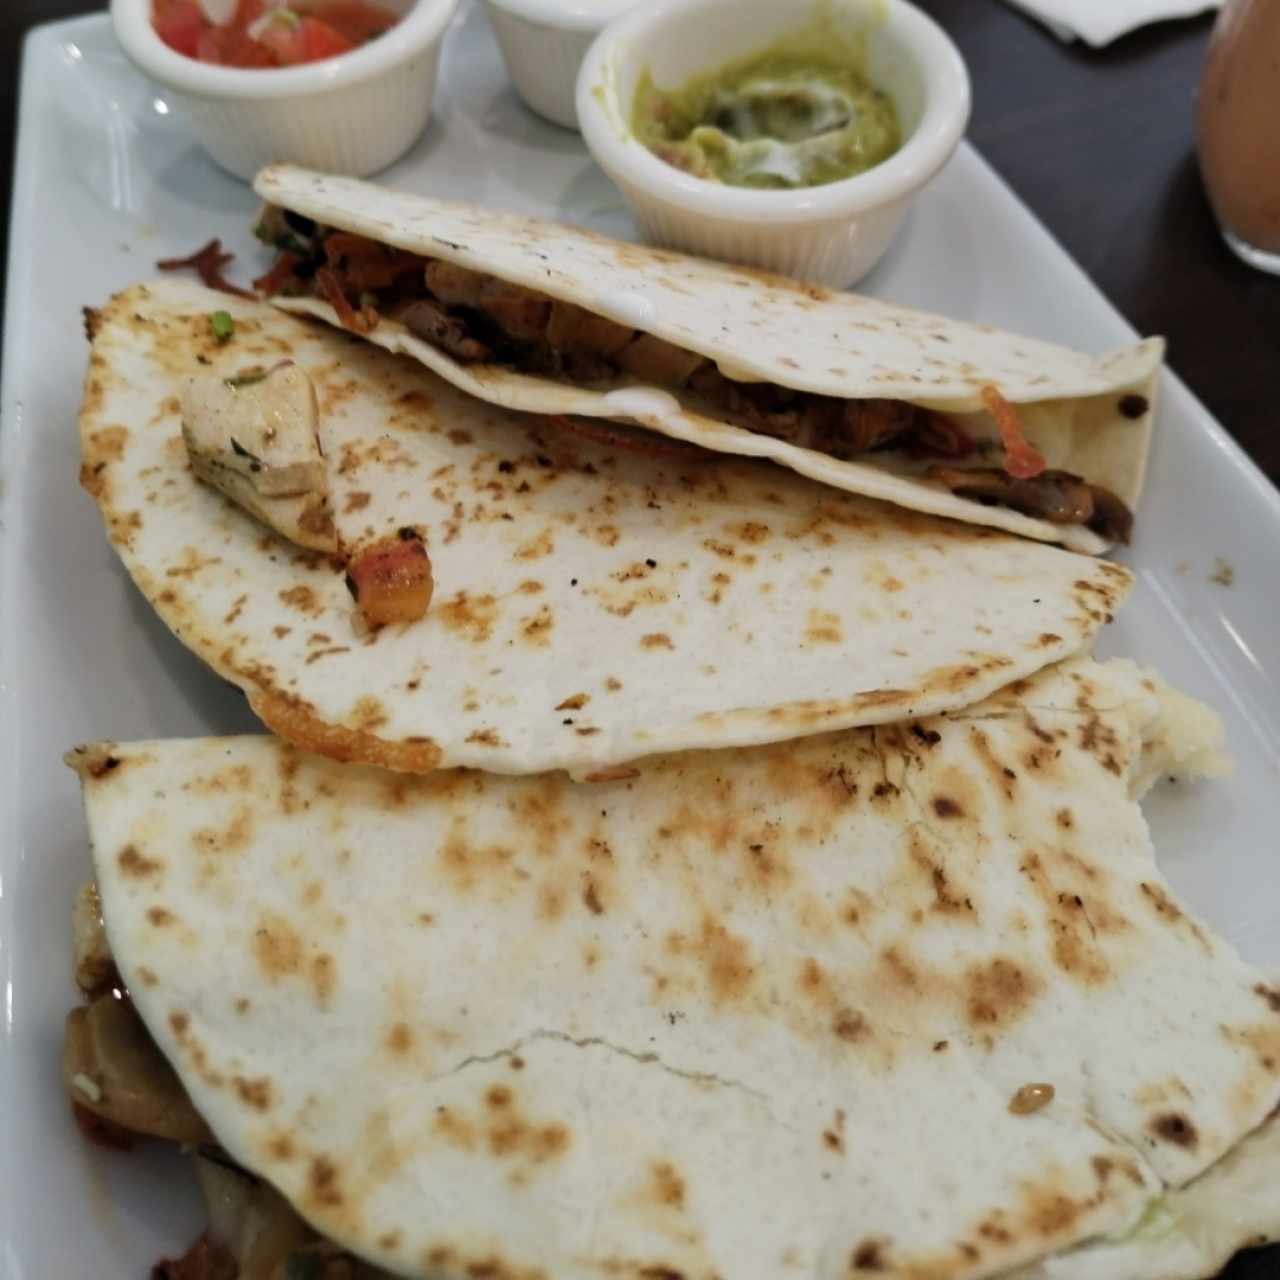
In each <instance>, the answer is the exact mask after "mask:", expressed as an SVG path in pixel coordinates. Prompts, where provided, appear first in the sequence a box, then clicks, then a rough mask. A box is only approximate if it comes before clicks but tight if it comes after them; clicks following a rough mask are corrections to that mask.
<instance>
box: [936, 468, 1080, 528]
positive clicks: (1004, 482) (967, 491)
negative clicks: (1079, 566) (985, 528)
mask: <svg viewBox="0 0 1280 1280" xmlns="http://www.w3.org/2000/svg"><path fill="white" fill-rule="evenodd" d="M928 474H929V479H931V480H936V481H938V482H939V483H940V484H943V485H945V486H946V487H947V488H948V489H950V490H951V492H952V493H954V494H955V495H956V496H957V497H960V498H972V499H974V500H975V501H977V502H996V503H999V504H1000V505H1001V506H1005V507H1011V508H1012V509H1013V510H1014V511H1021V512H1022V513H1023V514H1024V515H1028V516H1037V517H1039V518H1040V519H1041V520H1048V521H1050V522H1051V523H1052V524H1088V523H1089V521H1090V520H1091V519H1092V518H1093V512H1094V507H1093V492H1092V490H1091V489H1090V488H1089V486H1088V484H1086V483H1085V482H1084V481H1083V480H1081V479H1080V477H1079V476H1074V475H1072V474H1071V473H1070V472H1068V471H1042V472H1041V473H1040V474H1039V475H1038V476H1034V477H1033V478H1031V479H1029V480H1015V479H1014V478H1013V477H1012V476H1011V475H1008V474H1007V473H1006V472H1004V471H1000V470H999V469H997V468H995V467H974V468H972V469H969V468H961V467H930V468H929V473H928Z"/></svg>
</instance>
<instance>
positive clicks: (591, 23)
mask: <svg viewBox="0 0 1280 1280" xmlns="http://www.w3.org/2000/svg"><path fill="white" fill-rule="evenodd" d="M643 3H645V0H484V7H485V10H486V11H487V12H488V14H489V21H490V22H491V23H492V24H493V33H494V35H496V36H497V37H498V47H499V48H500V49H501V50H502V58H503V61H504V62H506V64H507V74H508V75H509V76H510V77H511V80H512V82H513V83H514V84H515V87H516V92H517V93H518V94H519V95H520V96H521V97H522V98H523V99H524V101H525V104H526V105H527V106H528V107H529V108H530V109H531V110H533V111H536V112H537V113H538V115H540V116H543V117H545V118H546V119H548V120H550V121H552V122H553V123H554V124H559V125H563V126H564V127H565V128H566V129H576V128H577V127H578V113H577V110H576V108H575V107H574V90H575V87H576V85H577V82H578V71H579V69H580V68H581V66H582V59H583V58H584V57H586V54H587V50H588V49H589V48H590V47H591V42H592V41H593V40H594V39H595V38H596V36H598V35H599V34H600V32H601V31H603V30H604V29H605V27H606V26H608V25H609V23H610V22H612V21H613V20H614V19H615V18H617V17H620V16H621V15H622V14H624V13H626V12H627V11H628V10H629V9H634V8H635V7H636V6H637V4H643Z"/></svg>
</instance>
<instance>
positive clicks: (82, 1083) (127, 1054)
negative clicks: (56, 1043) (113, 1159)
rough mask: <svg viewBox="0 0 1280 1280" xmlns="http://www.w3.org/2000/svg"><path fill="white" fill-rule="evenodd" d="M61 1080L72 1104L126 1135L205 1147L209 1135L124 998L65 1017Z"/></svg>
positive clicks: (102, 999) (102, 1000)
mask: <svg viewBox="0 0 1280 1280" xmlns="http://www.w3.org/2000/svg"><path fill="white" fill-rule="evenodd" d="M62 1079H63V1085H64V1087H65V1088H66V1091H67V1096H68V1097H69V1098H70V1099H71V1100H72V1102H74V1103H75V1104H76V1105H78V1106H80V1107H82V1108H84V1109H85V1110H86V1111H90V1112H92V1113H93V1114H94V1115H96V1116H101V1117H102V1118H103V1119H104V1120H109V1121H110V1122H111V1123H112V1124H114V1125H118V1126H119V1127H120V1128H122V1129H127V1130H129V1132H131V1133H138V1134H142V1135H144V1136H146V1137H151V1138H168V1139H169V1140H170V1141H172V1142H208V1141H209V1137H210V1135H209V1130H208V1127H207V1126H206V1125H205V1122H204V1121H203V1120H202V1119H201V1118H200V1116H199V1114H198V1113H197V1111H196V1109H195V1107H193V1106H192V1105H191V1099H190V1098H188V1097H187V1092H186V1090H185V1089H184V1088H183V1087H182V1082H181V1081H180V1080H179V1079H178V1076H177V1074H176V1072H175V1071H174V1069H173V1068H172V1067H171V1066H170V1065H169V1062H168V1059H166V1058H165V1056H164V1054H162V1053H161V1052H160V1050H159V1049H158V1048H157V1047H156V1044H155V1041H154V1040H152V1039H151V1035H150V1033H149V1032H148V1031H147V1028H146V1027H145V1026H144V1025H143V1022H142V1019H141V1018H139V1017H138V1015H137V1013H136V1012H135V1010H134V1007H133V1003H132V1001H130V1000H129V998H128V997H127V996H124V995H120V994H116V993H108V994H107V995H103V996H99V997H98V999H96V1000H95V1001H94V1002H93V1003H92V1004H90V1005H87V1006H82V1007H81V1008H78V1009H72V1011H71V1012H70V1013H69V1014H68V1015H67V1022H66V1029H65V1038H64V1040H63V1045H62Z"/></svg>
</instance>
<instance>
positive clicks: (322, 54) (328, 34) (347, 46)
mask: <svg viewBox="0 0 1280 1280" xmlns="http://www.w3.org/2000/svg"><path fill="white" fill-rule="evenodd" d="M298 34H299V37H300V40H301V44H302V58H301V61H302V62H319V61H320V59H321V58H336V57H337V56H338V55H339V54H343V53H350V52H351V50H352V49H354V48H355V44H354V43H353V42H352V41H350V40H348V39H347V37H346V36H344V35H343V34H342V32H341V31H335V30H334V28H333V27H331V26H330V25H329V24H328V23H327V22H321V21H320V19H319V18H303V19H302V22H301V23H300V24H299V27H298Z"/></svg>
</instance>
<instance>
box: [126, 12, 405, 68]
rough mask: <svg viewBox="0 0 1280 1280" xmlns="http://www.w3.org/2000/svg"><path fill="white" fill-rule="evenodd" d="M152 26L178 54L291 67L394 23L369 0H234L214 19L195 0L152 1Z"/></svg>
mask: <svg viewBox="0 0 1280 1280" xmlns="http://www.w3.org/2000/svg"><path fill="white" fill-rule="evenodd" d="M151 21H152V25H153V26H154V27H155V31H156V34H157V35H158V36H159V37H160V39H161V40H163V41H164V42H165V44H167V45H168V46H169V48H171V49H173V50H175V51H176V52H178V53H181V54H184V55H185V56H186V57H188V58H196V59H198V60H199V61H200V62H213V63H217V64H218V65H219V66H224V67H251V68H252V67H265V68H270V67H295V66H298V65H300V64H301V63H304V62H319V61H321V60H322V59H324V58H334V57H337V56H338V55H339V54H343V53H350V52H351V50H352V49H356V48H358V47H359V46H360V45H362V44H364V43H365V42H366V41H368V40H372V39H374V38H375V37H377V36H380V35H381V34H382V33H383V32H384V31H387V30H389V29H390V28H391V27H393V26H395V24H396V22H397V21H398V19H397V16H396V14H394V13H393V12H392V11H391V10H390V9H387V8H384V7H383V6H382V5H380V4H372V3H369V0H237V3H236V5H235V8H234V10H233V11H232V13H231V16H230V19H229V20H228V21H226V22H223V23H217V22H214V21H213V20H212V19H211V18H210V17H209V15H208V13H207V12H206V10H205V7H204V6H202V5H201V3H200V0H155V2H154V6H153V8H152V13H151Z"/></svg>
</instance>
